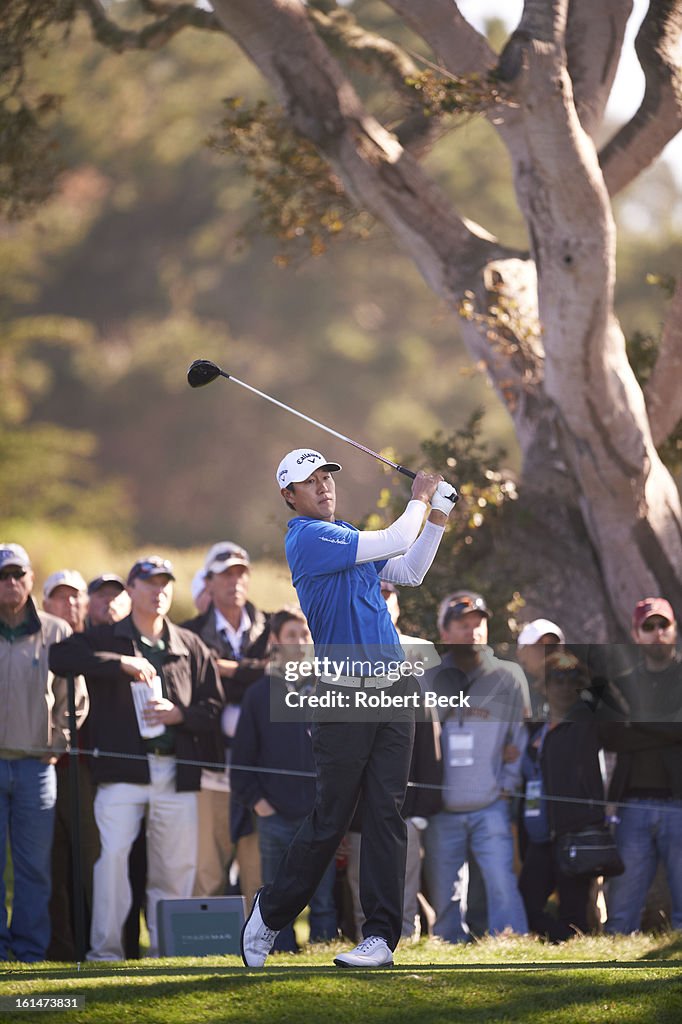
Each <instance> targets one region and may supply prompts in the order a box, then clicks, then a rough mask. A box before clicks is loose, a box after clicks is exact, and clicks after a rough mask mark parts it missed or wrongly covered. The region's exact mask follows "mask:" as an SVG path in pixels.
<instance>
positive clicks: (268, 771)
mask: <svg viewBox="0 0 682 1024" xmlns="http://www.w3.org/2000/svg"><path fill="white" fill-rule="evenodd" d="M4 752H7V753H11V754H13V755H16V751H3V750H1V749H0V758H1V757H2V755H3V753H4ZM22 753H23V754H24V755H28V756H30V757H34V756H35V757H38V758H40V757H45V756H47V755H50V756H54V757H62V756H63V755H65V754H66V755H68V756H69V757H73V756H81V755H84V756H89V757H92V758H94V759H101V758H112V759H117V760H122V761H146V760H147V757H148V756H149V755H147V754H131V753H126V752H124V751H115V750H100V749H99V748H97V747H95V748H93V749H80V748H79V749H78V750H75V749H74V750H64V751H61V752H60V751H54V750H50V749H49V748H47V747H30V748H28V749H27V750H24V751H22ZM12 759H14V758H12ZM174 760H175V763H176V765H186V766H191V767H195V768H202V769H203V768H206V769H209V770H213V771H215V772H216V773H220V772H223V771H225V769H226V767H227V768H229V769H230V771H240V772H254V773H256V774H259V775H279V776H290V777H292V778H302V779H316V778H317V772H309V771H300V770H298V769H295V768H265V767H261V766H260V765H250V764H234V763H232V762H230V764H229V765H225V764H224V763H222V762H220V761H195V760H190V759H187V758H175V757H174ZM407 786H408V789H423V790H430V791H444V790H446V789H449V788H450V787H449V786H445V785H443V784H442V783H429V782H412V781H410V782H408V783H407ZM513 795H514V797H515V798H520V797H522V796H523V794H522V793H521V792H519V793H515V794H513ZM534 799H537V800H544V801H546V802H547V803H562V804H579V805H580V806H582V807H603V808H605V809H607V808H616V807H617V808H620V809H622V808H624V807H637V808H638V809H640V810H643V811H663V812H664V813H670V814H675V813H678V814H679V813H680V812H682V798H679V799H677V798H670V800H668V799H661V800H660V801H658V802H656V803H648V802H647V800H646V799H637V800H607V799H603V800H595V799H594V798H590V797H572V796H549V795H547V794H544V793H542V794H539V795H538V796H537V797H534ZM668 802H669V803H672V804H679V806H675V807H665V804H666V803H668ZM455 813H456V812H455Z"/></svg>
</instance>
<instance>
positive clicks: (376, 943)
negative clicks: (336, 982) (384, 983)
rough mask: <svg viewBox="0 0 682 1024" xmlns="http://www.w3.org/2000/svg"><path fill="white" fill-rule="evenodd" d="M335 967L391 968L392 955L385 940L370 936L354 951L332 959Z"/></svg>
mask: <svg viewBox="0 0 682 1024" xmlns="http://www.w3.org/2000/svg"><path fill="white" fill-rule="evenodd" d="M334 963H335V964H336V966H337V967H393V953H392V952H391V950H390V949H389V948H388V943H387V942H386V939H382V938H380V936H378V935H370V936H369V937H368V938H366V939H363V940H362V942H360V943H359V944H358V945H357V946H356V947H355V949H351V950H350V951H349V952H348V953H340V954H339V956H337V957H335V958H334Z"/></svg>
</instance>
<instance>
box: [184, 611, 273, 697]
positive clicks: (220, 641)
mask: <svg viewBox="0 0 682 1024" xmlns="http://www.w3.org/2000/svg"><path fill="white" fill-rule="evenodd" d="M245 607H246V611H247V613H248V615H249V618H250V619H251V628H250V629H249V631H248V633H247V634H246V636H245V637H244V641H243V644H242V650H241V652H235V651H233V649H232V647H231V645H230V644H229V643H228V642H227V640H225V639H224V638H223V637H222V636H221V635H220V633H219V632H218V630H217V629H216V625H215V608H214V606H213V604H210V605H209V606H208V608H207V609H206V611H205V612H204V614H203V615H197V616H196V617H195V618H193V619H189V620H188V621H187V622H183V624H182V625H183V628H184V629H191V631H192V632H193V633H196V634H197V636H200V637H201V639H202V640H203V641H204V643H205V644H206V646H207V647H208V648H209V650H210V651H212V652H213V654H215V656H216V657H217V658H225V659H226V660H228V661H233V660H234V659H235V654H236V653H241V660H240V661H239V667H238V668H237V669H236V671H235V673H234V675H233V676H232V677H231V678H229V679H223V681H222V682H223V691H224V693H225V700H226V702H227V703H228V704H241V702H242V698H243V697H244V694H245V692H246V690H247V688H248V687H249V686H250V685H251V683H255V681H256V680H257V679H260V677H261V676H262V675H263V665H262V664H259V662H262V660H263V659H264V658H265V656H266V653H267V649H268V638H269V635H270V627H269V623H268V616H267V615H264V614H263V612H261V611H259V610H258V609H257V608H256V607H254V605H252V604H251V602H250V601H247V602H246V606H245ZM254 662H256V664H254Z"/></svg>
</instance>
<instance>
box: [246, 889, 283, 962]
mask: <svg viewBox="0 0 682 1024" xmlns="http://www.w3.org/2000/svg"><path fill="white" fill-rule="evenodd" d="M261 892H262V889H259V890H258V892H257V893H256V898H255V899H254V901H253V906H252V907H251V913H250V914H249V916H248V917H247V919H246V921H245V923H244V927H243V928H242V934H241V940H240V944H241V950H242V960H243V961H244V964H245V965H246V966H247V967H262V966H263V964H264V963H265V958H266V957H267V955H268V953H269V952H270V950H271V949H272V947H273V946H274V944H275V939H276V938H277V936H278V935H279V932H278V931H277V932H276V931H274V930H273V929H272V928H268V926H267V925H266V923H265V921H264V920H263V918H262V917H261V913H260V894H261Z"/></svg>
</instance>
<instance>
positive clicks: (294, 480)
mask: <svg viewBox="0 0 682 1024" xmlns="http://www.w3.org/2000/svg"><path fill="white" fill-rule="evenodd" d="M316 469H327V470H329V472H330V473H337V472H338V471H339V470H340V469H341V466H340V465H339V464H338V462H327V460H326V459H325V457H324V455H321V454H320V452H315V451H313V450H312V449H308V448H295V449H294V451H293V452H289V454H288V455H285V456H284V458H283V459H282V461H281V462H280V464H279V466H278V467H277V473H276V474H275V479H276V481H277V486H278V487H280V488H282V487H288V486H289V484H300V483H301V482H302V481H303V480H307V479H308V477H309V476H310V475H311V474H312V473H314V472H315V470H316Z"/></svg>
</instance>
